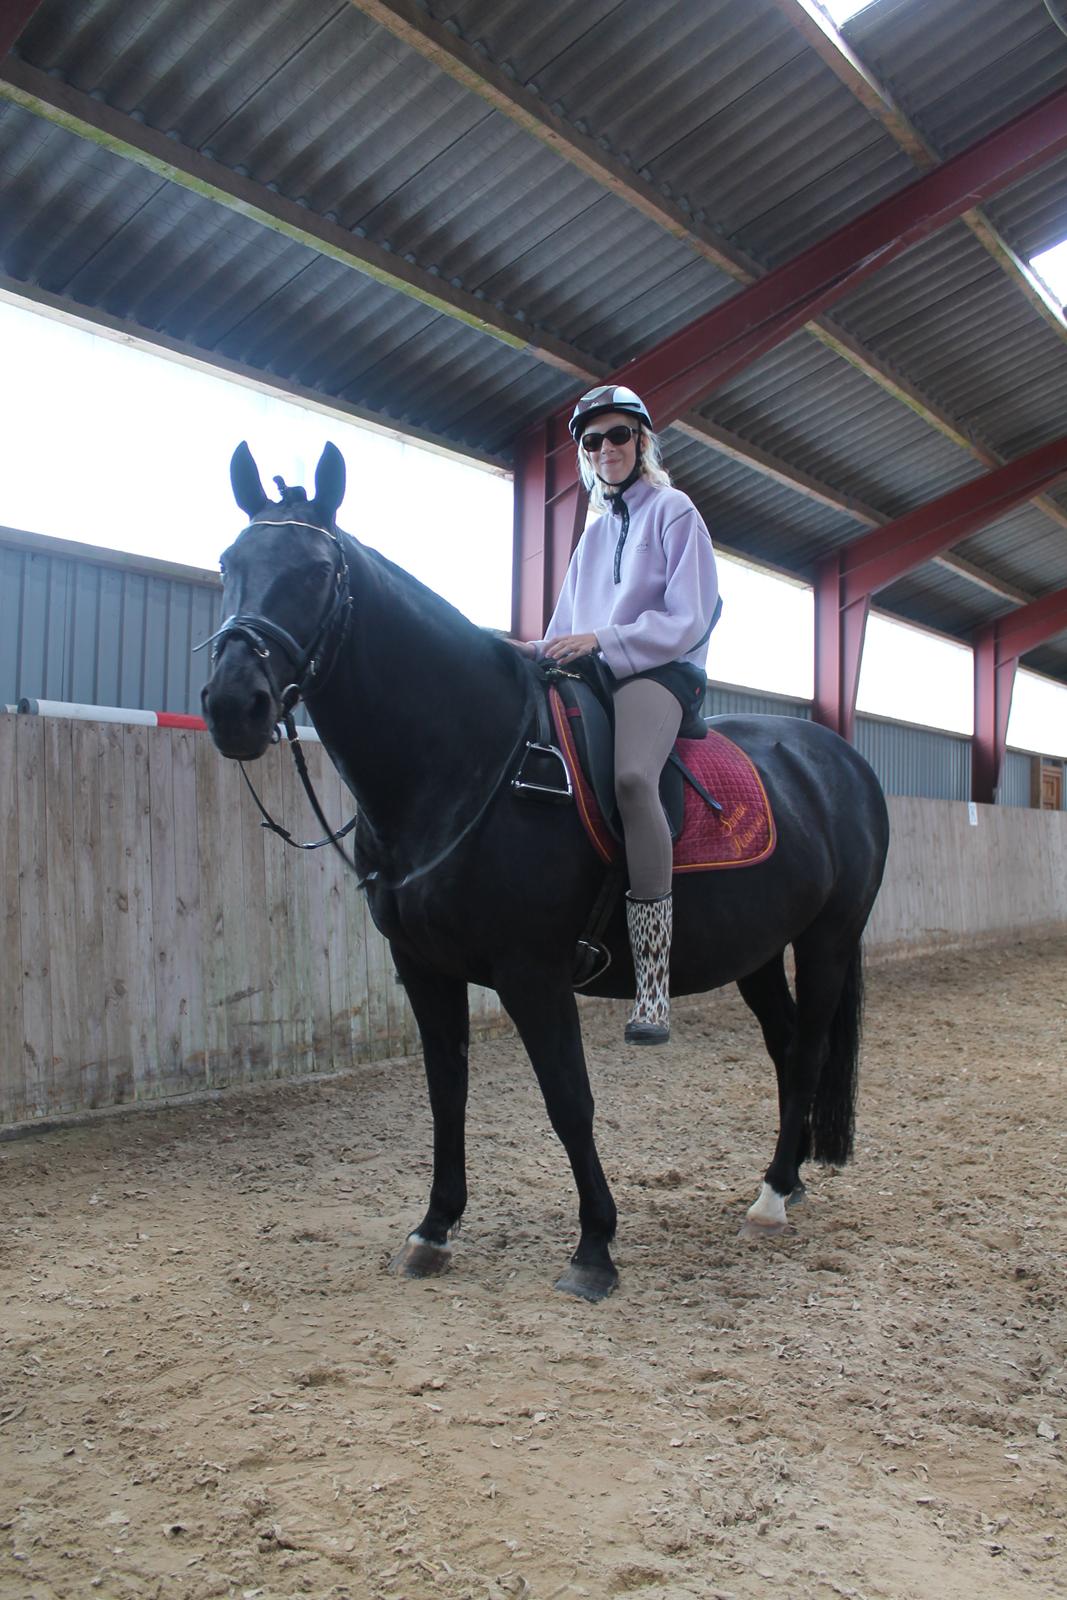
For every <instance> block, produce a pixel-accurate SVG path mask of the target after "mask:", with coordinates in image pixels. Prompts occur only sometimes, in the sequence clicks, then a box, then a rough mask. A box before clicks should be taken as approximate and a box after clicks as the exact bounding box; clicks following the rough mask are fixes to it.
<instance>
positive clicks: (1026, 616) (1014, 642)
mask: <svg viewBox="0 0 1067 1600" xmlns="http://www.w3.org/2000/svg"><path fill="white" fill-rule="evenodd" d="M979 632H980V633H990V634H992V635H993V636H995V638H996V641H997V655H998V659H999V660H1001V661H1006V660H1007V659H1008V657H1009V656H1025V655H1028V654H1029V652H1030V651H1031V650H1037V649H1038V648H1039V647H1040V646H1041V645H1043V644H1047V643H1048V641H1049V640H1050V639H1054V638H1055V637H1056V636H1057V634H1060V633H1067V589H1056V590H1054V591H1053V593H1052V594H1043V595H1042V596H1041V598H1040V600H1032V601H1031V602H1030V604H1029V605H1026V606H1020V607H1019V609H1018V610H1017V611H1008V612H1005V614H1004V616H1002V617H997V618H996V619H995V620H994V621H993V622H990V623H987V624H986V626H985V628H984V629H980V630H979Z"/></svg>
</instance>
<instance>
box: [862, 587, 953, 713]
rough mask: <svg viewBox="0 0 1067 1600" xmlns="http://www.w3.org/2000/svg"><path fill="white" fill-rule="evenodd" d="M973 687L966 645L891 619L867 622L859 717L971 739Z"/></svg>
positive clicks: (881, 618)
mask: <svg viewBox="0 0 1067 1600" xmlns="http://www.w3.org/2000/svg"><path fill="white" fill-rule="evenodd" d="M973 683H974V660H973V657H972V655H971V652H970V650H969V649H968V647H967V646H966V645H965V644H956V643H955V641H954V640H952V639H944V638H941V637H939V636H938V635H937V634H933V633H926V632H924V630H923V629H922V628H912V627H909V626H908V624H907V623H906V622H894V621H892V620H891V619H890V618H889V617H881V616H877V615H875V614H872V615H871V616H870V617H869V618H868V621H867V636H866V639H865V640H864V645H863V665H862V666H861V667H860V684H859V694H858V695H857V697H856V709H857V711H867V712H870V713H871V714H872V715H874V716H876V717H895V718H899V719H900V720H901V721H903V722H917V723H919V724H921V726H923V727H926V728H946V729H948V731H949V732H950V733H963V734H968V735H970V734H972V733H973V732H974V696H973Z"/></svg>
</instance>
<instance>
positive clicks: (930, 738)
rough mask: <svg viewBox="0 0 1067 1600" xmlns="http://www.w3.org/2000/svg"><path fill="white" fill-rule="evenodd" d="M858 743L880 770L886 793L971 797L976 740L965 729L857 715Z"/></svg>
mask: <svg viewBox="0 0 1067 1600" xmlns="http://www.w3.org/2000/svg"><path fill="white" fill-rule="evenodd" d="M856 748H857V749H858V750H859V751H860V753H861V754H862V755H864V756H865V757H866V758H867V760H868V761H869V762H870V764H871V766H872V767H873V768H874V770H875V772H876V773H877V774H878V780H879V782H880V783H881V785H882V788H883V789H884V790H885V792H886V794H911V795H921V796H922V797H923V798H925V799H927V800H969V799H970V795H971V741H970V740H969V739H967V738H964V737H963V736H962V735H960V734H955V733H942V732H940V731H939V730H937V729H933V728H916V727H912V726H910V725H906V724H904V723H899V722H884V721H882V719H881V718H879V717H857V718H856Z"/></svg>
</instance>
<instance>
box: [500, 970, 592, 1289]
mask: <svg viewBox="0 0 1067 1600" xmlns="http://www.w3.org/2000/svg"><path fill="white" fill-rule="evenodd" d="M496 989H497V993H498V994H499V996H500V999H501V1001H502V1002H503V1004H504V1007H505V1009H506V1010H507V1012H508V1014H509V1016H510V1017H511V1018H512V1020H513V1021H514V1023H515V1026H516V1027H517V1028H518V1030H519V1034H520V1036H521V1038H522V1042H523V1044H524V1045H525V1046H526V1050H527V1053H528V1054H529V1057H530V1060H531V1062H532V1063H533V1069H534V1071H535V1073H536V1074H537V1081H538V1083H539V1084H540V1085H541V1093H542V1094H543V1095H544V1098H545V1105H546V1107H547V1109H548V1115H549V1120H550V1121H551V1123H552V1126H553V1128H554V1129H555V1131H556V1134H557V1136H558V1138H559V1139H560V1141H561V1143H562V1144H563V1147H564V1149H565V1150H566V1152H567V1156H568V1158H569V1160H570V1164H571V1170H572V1172H573V1173H574V1181H575V1183H576V1184H577V1185H578V1217H579V1221H580V1223H581V1230H582V1231H581V1238H580V1239H579V1241H578V1248H577V1249H576V1250H575V1252H574V1254H573V1256H572V1257H571V1260H570V1265H569V1266H568V1267H567V1270H566V1271H565V1272H564V1274H563V1276H562V1277H561V1278H560V1279H559V1280H558V1282H557V1284H556V1288H557V1289H561V1290H563V1291H564V1293H566V1294H573V1295H577V1296H579V1297H580V1298H581V1299H583V1300H603V1299H604V1298H605V1296H606V1295H609V1294H611V1292H612V1290H613V1289H615V1288H616V1287H617V1286H618V1282H619V1274H618V1272H617V1271H616V1269H615V1263H614V1262H613V1261H612V1259H611V1252H610V1250H609V1249H608V1246H609V1244H610V1243H611V1241H612V1239H613V1238H614V1237H615V1220H616V1213H615V1201H614V1200H613V1199H612V1195H611V1190H610V1189H609V1188H608V1182H607V1179H606V1178H605V1176H604V1170H603V1168H602V1167H601V1165H600V1157H599V1156H598V1155H597V1149H596V1144H595V1143H594V1140H593V1094H592V1090H591V1089H590V1087H589V1074H588V1072H587V1070H586V1065H585V1052H584V1051H583V1049H582V1030H581V1024H580V1022H579V1020H578V1007H577V1005H576V1004H575V999H574V992H573V990H572V988H571V986H570V975H569V973H568V974H565V975H557V974H552V975H548V974H539V973H537V972H536V971H533V972H531V971H530V970H529V969H528V968H525V969H523V970H521V971H519V970H516V971H514V972H512V971H509V972H507V973H506V974H503V973H500V972H498V973H497V979H496Z"/></svg>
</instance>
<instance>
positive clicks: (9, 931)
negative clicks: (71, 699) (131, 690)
mask: <svg viewBox="0 0 1067 1600" xmlns="http://www.w3.org/2000/svg"><path fill="white" fill-rule="evenodd" d="M15 722H16V719H15V717H14V716H13V715H11V714H9V713H7V712H0V941H2V952H0V1122H14V1121H15V1120H17V1119H19V1118H21V1117H23V1116H26V1115H27V1114H28V1108H27V1104H26V1095H25V1067H26V1061H25V1057H24V1052H23V1038H24V1033H23V1019H22V994H23V978H22V927H21V922H20V915H19V837H20V834H21V831H22V825H21V821H20V815H19V804H20V798H21V797H20V792H19V791H20V788H21V785H20V783H19V782H18V775H17V772H16V766H17V746H16V728H15Z"/></svg>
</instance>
